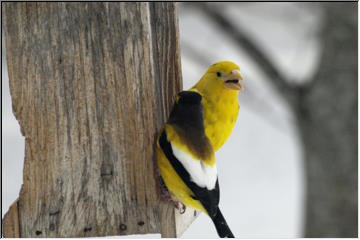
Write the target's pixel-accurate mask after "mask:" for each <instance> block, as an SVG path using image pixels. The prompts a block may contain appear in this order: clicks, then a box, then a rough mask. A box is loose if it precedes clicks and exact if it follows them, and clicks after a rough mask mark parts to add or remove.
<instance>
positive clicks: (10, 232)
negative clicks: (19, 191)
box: [2, 199, 20, 238]
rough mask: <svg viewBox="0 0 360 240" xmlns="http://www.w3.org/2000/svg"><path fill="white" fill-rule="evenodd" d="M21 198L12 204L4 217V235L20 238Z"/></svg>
mask: <svg viewBox="0 0 360 240" xmlns="http://www.w3.org/2000/svg"><path fill="white" fill-rule="evenodd" d="M18 202H19V199H16V201H15V202H14V203H13V204H11V206H10V208H9V210H8V211H7V213H6V214H5V216H4V218H3V219H2V222H3V232H2V235H3V237H7V238H18V237H20V225H19V210H18V209H19V204H18Z"/></svg>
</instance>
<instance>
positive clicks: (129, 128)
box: [2, 2, 185, 237]
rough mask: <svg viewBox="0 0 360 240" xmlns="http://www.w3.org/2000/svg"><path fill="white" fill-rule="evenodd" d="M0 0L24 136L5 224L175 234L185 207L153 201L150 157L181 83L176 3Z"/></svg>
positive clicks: (22, 229)
mask: <svg viewBox="0 0 360 240" xmlns="http://www.w3.org/2000/svg"><path fill="white" fill-rule="evenodd" d="M2 6H3V7H2V13H3V23H4V30H5V38H6V49H7V63H8V72H9V79H10V91H11V96H12V101H13V111H14V114H15V116H16V118H17V120H18V121H19V123H20V126H21V132H22V134H23V135H24V137H25V162H24V178H23V180H24V182H23V185H22V188H21V192H20V196H19V199H18V202H17V203H16V204H14V205H13V206H12V207H11V208H10V210H9V212H8V213H7V214H6V216H5V217H4V228H5V229H4V235H5V236H7V237H11V236H12V237H16V236H20V237H86V236H109V235H129V234H145V233H159V232H162V233H164V234H163V236H169V237H170V236H172V237H175V236H180V235H181V232H179V231H178V230H179V229H180V228H176V225H177V224H178V225H183V224H181V222H183V221H185V218H184V217H183V216H180V217H176V213H175V212H174V207H173V206H172V205H171V204H169V203H160V202H159V197H158V193H159V191H158V183H157V180H158V175H157V170H156V165H155V161H154V160H155V157H154V139H155V137H156V134H157V131H158V129H159V127H160V125H161V124H163V123H164V121H165V119H166V118H167V115H168V113H169V110H170V107H171V105H172V100H173V97H174V95H175V94H176V93H177V92H178V91H179V90H180V89H181V66H180V52H179V42H178V23H177V14H176V8H175V4H174V3H112V2H111V3H34V2H32V3H5V4H3V5H2ZM163 223H167V225H166V227H165V226H162V224H163ZM165 228H166V229H165ZM181 231H183V230H181ZM165 232H166V234H165Z"/></svg>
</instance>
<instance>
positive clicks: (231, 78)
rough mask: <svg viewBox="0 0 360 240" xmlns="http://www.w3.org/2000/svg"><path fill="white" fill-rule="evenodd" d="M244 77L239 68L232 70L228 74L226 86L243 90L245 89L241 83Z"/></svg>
mask: <svg viewBox="0 0 360 240" xmlns="http://www.w3.org/2000/svg"><path fill="white" fill-rule="evenodd" d="M242 79H243V77H242V75H241V73H240V71H239V70H232V71H231V73H230V74H229V75H228V76H226V79H225V86H226V87H227V88H230V89H233V90H238V91H242V90H243V89H244V86H243V85H242V83H241V81H242Z"/></svg>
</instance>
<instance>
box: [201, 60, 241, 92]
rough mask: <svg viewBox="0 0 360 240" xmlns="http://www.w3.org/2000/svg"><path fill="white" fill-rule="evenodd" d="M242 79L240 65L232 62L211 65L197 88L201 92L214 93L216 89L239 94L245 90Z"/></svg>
mask: <svg viewBox="0 0 360 240" xmlns="http://www.w3.org/2000/svg"><path fill="white" fill-rule="evenodd" d="M242 79H243V78H242V75H241V73H240V67H239V66H238V65H236V64H235V63H233V62H230V61H222V62H217V63H215V64H213V65H211V66H210V67H209V68H208V69H207V71H206V73H205V74H204V75H203V77H202V78H201V80H200V81H199V83H198V84H197V85H196V86H195V87H196V88H197V89H198V90H200V91H201V90H209V91H212V90H213V89H214V88H216V89H217V90H230V91H234V92H239V91H242V90H243V89H244V86H243V84H242Z"/></svg>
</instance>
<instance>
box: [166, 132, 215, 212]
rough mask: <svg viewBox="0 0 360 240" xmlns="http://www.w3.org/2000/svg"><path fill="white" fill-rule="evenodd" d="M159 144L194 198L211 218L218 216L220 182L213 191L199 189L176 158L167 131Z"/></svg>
mask: <svg viewBox="0 0 360 240" xmlns="http://www.w3.org/2000/svg"><path fill="white" fill-rule="evenodd" d="M159 143H160V147H161V149H162V151H163V152H164V154H165V156H166V157H167V159H168V160H169V161H170V163H171V165H172V167H173V168H174V169H175V171H176V172H177V174H178V175H179V176H180V177H181V179H182V180H183V181H184V183H185V184H186V186H188V188H190V189H191V191H192V192H193V193H194V196H192V198H194V199H196V200H198V201H200V202H201V204H202V205H203V206H204V208H205V209H206V211H207V212H208V214H209V215H210V216H214V215H216V213H217V208H218V205H219V195H220V194H219V181H218V180H216V184H215V188H214V189H212V190H208V189H207V188H206V187H205V188H203V187H199V186H198V185H197V184H196V183H194V182H192V181H191V180H190V175H189V173H188V172H187V171H186V169H185V168H184V166H183V165H182V164H181V162H180V161H179V160H178V159H177V158H176V157H175V155H174V153H173V150H172V147H171V144H170V142H169V141H168V140H167V136H166V132H165V130H164V131H163V132H162V133H161V136H160V139H159Z"/></svg>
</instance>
